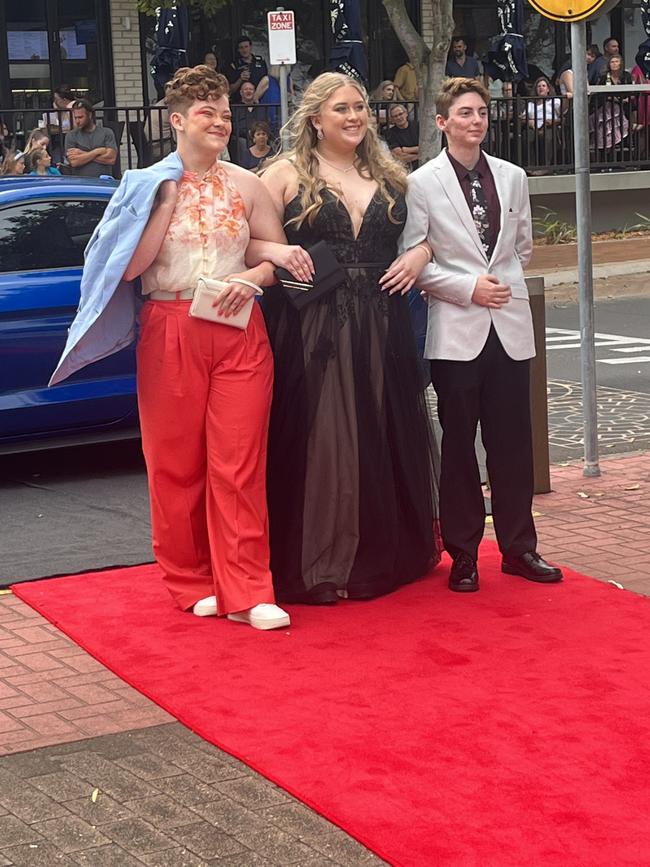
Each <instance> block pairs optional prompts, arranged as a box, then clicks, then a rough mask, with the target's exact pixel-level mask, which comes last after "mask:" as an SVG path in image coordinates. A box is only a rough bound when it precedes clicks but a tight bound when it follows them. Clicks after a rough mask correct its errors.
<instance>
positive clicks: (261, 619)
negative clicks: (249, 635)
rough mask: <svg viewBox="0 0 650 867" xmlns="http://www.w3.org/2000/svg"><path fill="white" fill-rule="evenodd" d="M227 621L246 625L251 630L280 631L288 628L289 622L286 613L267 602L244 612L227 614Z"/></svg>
mask: <svg viewBox="0 0 650 867" xmlns="http://www.w3.org/2000/svg"><path fill="white" fill-rule="evenodd" d="M228 620H235V621H236V622H237V623H248V624H249V625H250V626H252V627H253V629H282V628H283V627H285V626H289V625H290V623H291V620H290V619H289V615H288V614H287V612H286V611H283V610H282V609H281V608H278V606H277V605H272V604H270V603H268V602H261V603H260V604H259V605H255V606H253V608H247V609H246V611H235V612H233V614H228Z"/></svg>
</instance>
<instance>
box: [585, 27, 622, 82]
mask: <svg viewBox="0 0 650 867" xmlns="http://www.w3.org/2000/svg"><path fill="white" fill-rule="evenodd" d="M603 52H604V53H603V54H601V53H600V52H599V51H598V46H597V45H590V46H589V48H588V49H587V78H588V80H589V84H599V83H600V80H601V78H602V77H603V76H604V75H605V73H606V72H607V64H608V62H609V59H610V58H611V57H613V56H614V55H615V54H620V53H621V52H620V49H619V45H618V39H616V38H615V37H614V36H608V37H607V39H606V40H605V41H604V42H603ZM590 56H591V57H593V58H594V59H593V60H592V61H590V60H589V57H590Z"/></svg>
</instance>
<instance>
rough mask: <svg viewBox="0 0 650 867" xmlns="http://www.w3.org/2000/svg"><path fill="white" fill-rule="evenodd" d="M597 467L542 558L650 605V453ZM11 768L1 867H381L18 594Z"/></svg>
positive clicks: (2, 684)
mask: <svg viewBox="0 0 650 867" xmlns="http://www.w3.org/2000/svg"><path fill="white" fill-rule="evenodd" d="M601 467H602V476H601V478H599V479H590V480H588V479H585V478H583V476H582V472H581V467H580V464H579V463H573V464H569V465H563V466H554V467H553V468H552V485H553V492H552V493H551V494H546V495H542V496H538V497H536V499H535V513H536V521H537V526H538V530H539V535H540V545H539V547H540V551H541V552H542V553H543V554H544V555H545V556H546V557H548V558H549V559H550V560H554V561H557V562H560V563H564V564H566V565H568V566H571V567H573V568H575V569H577V570H580V571H583V572H585V573H587V574H589V575H592V576H594V577H595V578H598V579H600V580H603V581H609V580H614V581H616V582H617V583H618V584H621V585H622V586H623V587H624V588H626V590H627V591H633V592H636V593H643V594H646V595H650V510H649V509H648V507H647V499H648V494H649V493H650V452H643V453H635V454H626V455H621V456H619V457H612V458H608V459H607V460H604V461H603V462H602V464H601ZM491 534H492V530H491V526H490V525H489V524H488V525H487V535H488V536H490V535H491ZM508 580H516V579H508ZM621 592H625V591H624V590H622V591H621ZM613 598H615V597H613ZM0 755H2V756H3V758H1V759H0V867H1V865H37V867H50V865H89V867H90V865H92V867H130V865H142V864H148V865H160V867H164V865H169V867H183V865H187V867H197V865H206V864H219V865H228V867H255V865H274V864H275V865H285V864H286V865H290V864H291V865H305V867H325V865H329V867H331V865H333V864H339V865H350V867H355V865H359V867H365V865H374V864H381V863H382V862H381V861H380V860H379V859H378V858H377V857H376V856H374V855H373V854H372V853H370V852H368V851H367V850H366V849H364V848H363V847H362V846H360V845H359V844H358V843H356V842H355V841H354V840H352V839H351V838H350V837H348V836H347V835H346V834H344V833H343V832H342V831H340V830H339V829H337V828H335V827H334V826H332V825H330V824H329V823H328V822H326V821H325V820H324V819H322V818H321V817H319V816H318V815H316V814H315V813H313V812H312V811H310V810H309V809H308V808H307V807H305V806H303V805H302V804H300V803H299V802H297V801H295V800H294V799H293V798H291V797H290V796H289V795H287V794H286V793H284V792H283V791H282V790H281V789H279V788H277V787H276V786H274V785H273V784H271V783H269V782H268V781H266V780H265V779H263V778H261V777H259V776H258V775H257V774H255V773H253V772H252V771H251V770H250V769H248V768H247V767H246V766H245V765H243V764H241V763H239V762H237V761H236V760H234V759H233V758H231V757H230V756H228V755H227V754H225V753H223V752H221V751H220V750H218V749H216V748H215V747H213V746H211V745H210V744H207V743H205V742H204V741H202V740H201V739H200V738H198V737H197V736H195V735H194V734H192V733H191V732H189V731H188V730H186V729H185V728H184V727H183V726H181V725H180V724H179V723H177V722H175V721H174V720H173V719H172V718H171V717H170V716H169V715H168V714H166V713H165V712H164V711H162V710H161V709H160V708H158V707H157V706H156V705H154V704H153V703H152V702H150V701H149V700H148V699H146V698H144V696H142V695H140V694H139V693H138V692H136V691H135V690H133V689H131V687H129V686H127V685H126V684H125V683H123V682H122V681H121V680H120V679H119V678H117V677H116V676H115V675H113V674H112V673H111V672H110V671H108V670H107V669H106V668H104V667H103V666H102V665H100V664H99V663H98V662H96V661H95V660H94V659H92V658H91V657H90V656H89V655H88V654H86V653H85V652H84V651H83V650H81V649H80V648H79V647H77V646H76V645H75V644H73V643H72V642H71V641H70V640H69V639H67V638H66V637H65V636H64V635H62V634H61V633H60V632H59V631H58V630H57V629H56V628H55V627H54V626H52V625H51V624H49V623H48V622H47V621H45V620H44V619H43V618H42V617H40V616H39V615H38V614H36V613H35V612H33V611H32V609H30V608H29V607H28V606H26V605H25V604H23V603H22V602H21V601H20V600H18V599H17V598H16V597H14V596H13V595H11V594H6V595H2V596H0Z"/></svg>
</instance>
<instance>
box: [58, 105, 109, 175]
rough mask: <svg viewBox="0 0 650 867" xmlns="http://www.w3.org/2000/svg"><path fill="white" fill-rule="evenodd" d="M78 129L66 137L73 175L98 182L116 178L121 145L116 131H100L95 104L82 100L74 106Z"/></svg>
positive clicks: (66, 152)
mask: <svg viewBox="0 0 650 867" xmlns="http://www.w3.org/2000/svg"><path fill="white" fill-rule="evenodd" d="M72 115H73V117H74V125H75V128H74V129H73V130H72V132H69V133H68V134H67V136H66V137H65V155H66V159H67V161H68V163H69V164H70V165H71V166H72V174H73V175H79V176H80V177H83V178H98V177H99V176H100V175H110V174H112V167H113V166H114V165H115V163H116V161H117V143H116V141H115V136H114V135H113V130H111V129H108V127H103V126H102V127H99V126H97V124H96V123H95V118H94V117H93V109H92V106H91V104H90V103H89V102H88V101H87V100H85V99H78V100H76V102H75V103H74V104H73V106H72Z"/></svg>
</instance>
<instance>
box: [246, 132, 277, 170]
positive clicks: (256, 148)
mask: <svg viewBox="0 0 650 867" xmlns="http://www.w3.org/2000/svg"><path fill="white" fill-rule="evenodd" d="M270 138H271V128H270V127H269V125H268V123H267V122H266V121H265V120H258V121H256V122H255V123H254V124H253V126H252V127H251V128H250V132H249V134H248V140H249V143H250V147H249V148H245V149H244V150H243V151H242V154H241V156H242V160H241V166H242V168H244V169H251V170H252V169H257V168H259V167H260V165H261V163H262V162H263V161H264V160H265V159H266V158H267V157H268V156H269V154H271V153H272V152H273V148H272V147H271V145H270V144H269V140H270Z"/></svg>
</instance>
